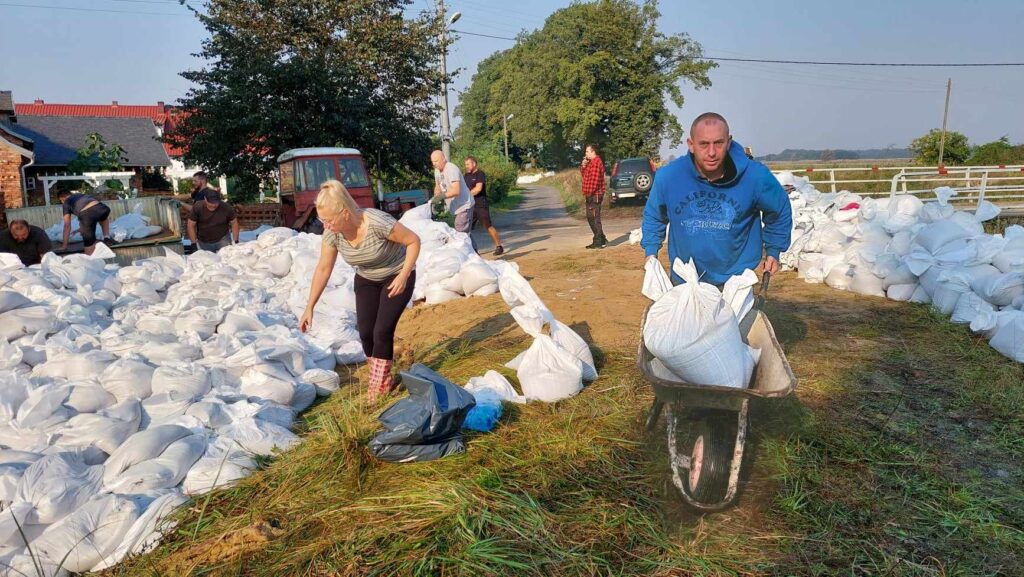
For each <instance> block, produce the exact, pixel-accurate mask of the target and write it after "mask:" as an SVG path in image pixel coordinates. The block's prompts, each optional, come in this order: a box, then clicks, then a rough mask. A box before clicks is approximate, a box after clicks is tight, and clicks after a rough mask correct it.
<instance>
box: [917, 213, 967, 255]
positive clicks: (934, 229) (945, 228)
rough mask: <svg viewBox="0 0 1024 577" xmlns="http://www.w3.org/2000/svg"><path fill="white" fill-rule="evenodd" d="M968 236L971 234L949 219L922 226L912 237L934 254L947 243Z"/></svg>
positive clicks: (964, 238) (965, 238)
mask: <svg viewBox="0 0 1024 577" xmlns="http://www.w3.org/2000/svg"><path fill="white" fill-rule="evenodd" d="M970 237H971V234H970V233H969V232H968V231H966V230H964V228H963V227H962V226H960V225H958V224H956V223H955V222H953V221H951V220H941V221H939V222H934V223H932V224H929V225H927V226H925V227H924V228H922V229H921V230H920V231H919V232H918V233H917V235H916V236H915V237H914V242H915V243H916V244H918V245H920V246H921V247H922V248H924V249H925V250H926V251H928V252H929V253H930V254H933V255H934V254H937V253H938V252H939V251H940V250H942V248H943V247H945V246H946V245H948V244H949V243H951V242H955V241H958V240H967V239H968V238H970Z"/></svg>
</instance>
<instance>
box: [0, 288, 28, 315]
mask: <svg viewBox="0 0 1024 577" xmlns="http://www.w3.org/2000/svg"><path fill="white" fill-rule="evenodd" d="M31 306H35V303H34V302H32V301H31V300H29V299H27V298H25V297H24V296H23V295H22V294H21V293H19V292H15V291H9V290H2V291H0V314H3V313H6V312H10V311H15V310H18V309H24V308H28V307H31Z"/></svg>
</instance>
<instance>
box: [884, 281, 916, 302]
mask: <svg viewBox="0 0 1024 577" xmlns="http://www.w3.org/2000/svg"><path fill="white" fill-rule="evenodd" d="M917 289H918V286H917V284H891V285H889V287H888V288H886V289H885V296H886V297H888V298H889V299H890V300H894V301H900V302H906V301H909V300H910V299H911V298H912V297H913V296H914V292H915V291H917Z"/></svg>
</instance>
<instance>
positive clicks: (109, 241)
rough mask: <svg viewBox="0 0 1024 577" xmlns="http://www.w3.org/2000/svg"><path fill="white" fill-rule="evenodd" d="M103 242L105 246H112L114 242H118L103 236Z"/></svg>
mask: <svg viewBox="0 0 1024 577" xmlns="http://www.w3.org/2000/svg"><path fill="white" fill-rule="evenodd" d="M103 244H105V245H107V246H114V245H115V244H118V242H117V241H116V240H114V239H112V238H105V239H103Z"/></svg>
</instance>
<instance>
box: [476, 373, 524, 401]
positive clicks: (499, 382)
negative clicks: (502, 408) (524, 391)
mask: <svg viewBox="0 0 1024 577" xmlns="http://www.w3.org/2000/svg"><path fill="white" fill-rule="evenodd" d="M463 388H464V389H466V390H467V391H469V392H470V393H472V394H473V396H474V397H476V396H477V395H481V394H487V395H491V396H493V397H495V398H497V399H500V400H502V401H509V402H511V403H517V404H520V405H521V404H525V403H526V397H525V396H523V395H520V394H519V393H517V392H516V390H515V389H514V388H512V383H510V382H508V379H506V378H505V377H504V375H502V374H501V373H499V372H497V371H487V372H486V373H485V374H484V375H483V376H482V377H472V378H471V379H469V382H468V383H466V386H465V387H463Z"/></svg>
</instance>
